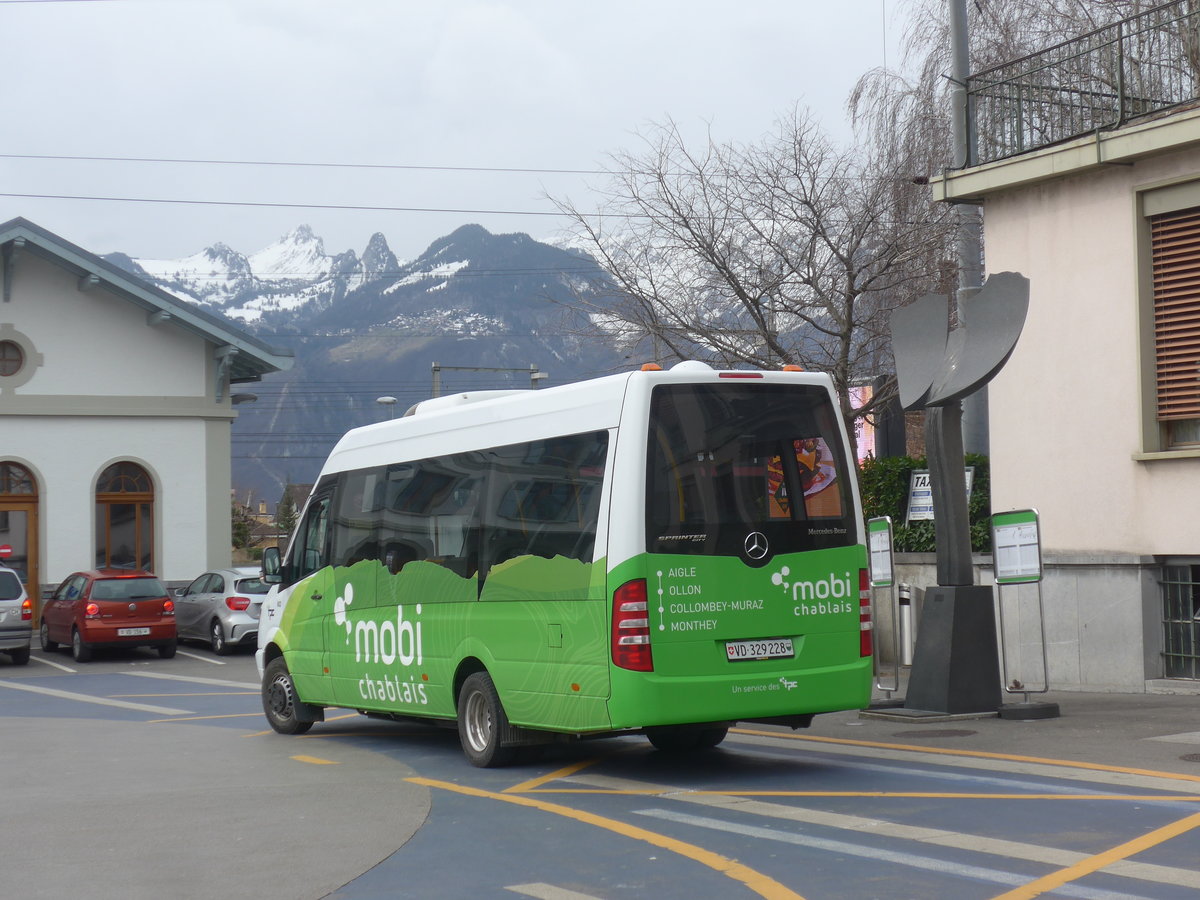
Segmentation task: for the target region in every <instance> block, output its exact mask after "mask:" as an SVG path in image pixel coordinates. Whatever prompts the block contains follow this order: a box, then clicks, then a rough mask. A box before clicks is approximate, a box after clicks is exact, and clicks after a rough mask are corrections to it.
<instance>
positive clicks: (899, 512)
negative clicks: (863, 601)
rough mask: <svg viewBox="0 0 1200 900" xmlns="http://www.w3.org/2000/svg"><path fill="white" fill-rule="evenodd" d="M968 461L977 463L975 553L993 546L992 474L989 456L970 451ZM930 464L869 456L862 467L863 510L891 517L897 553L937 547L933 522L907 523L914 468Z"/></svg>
mask: <svg viewBox="0 0 1200 900" xmlns="http://www.w3.org/2000/svg"><path fill="white" fill-rule="evenodd" d="M966 464H967V465H968V466H974V467H975V478H974V481H973V482H972V487H971V500H970V503H969V504H968V506H967V512H968V514H969V515H970V518H971V549H972V550H973V551H975V552H976V553H990V552H991V550H992V530H991V515H992V507H991V493H992V490H991V478H990V473H989V466H988V458H987V457H986V456H982V455H980V454H978V453H968V454H967V456H966ZM927 468H929V466H928V463H927V462H926V459H925V457H923V456H919V457H915V458H914V457H911V456H893V457H885V458H883V459H875V458H874V457H868V458H867V459H866V460H865V461H864V462H863V464H862V466H861V467H860V468H859V476H858V483H859V487H860V489H861V490H862V501H863V514H864V515H865V516H866V517H867V518H868V519H873V518H875V517H876V516H891V517H892V533H893V538H894V541H895V546H896V552H898V553H932V552H933V551H934V530H933V524H934V523H933V522H930V521H923V522H913V523H911V524H906V523H905V517H906V516H907V514H908V487H909V482H910V479H911V473H912V472H913V470H914V469H927Z"/></svg>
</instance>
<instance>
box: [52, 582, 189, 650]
mask: <svg viewBox="0 0 1200 900" xmlns="http://www.w3.org/2000/svg"><path fill="white" fill-rule="evenodd" d="M39 633H40V636H41V641H42V649H43V650H56V649H58V645H59V644H69V645H70V647H71V655H72V656H74V657H75V661H76V662H87V661H88V660H89V659H91V658H92V651H93V650H94V649H95V648H96V647H137V646H146V647H156V648H157V649H158V655H159V656H161V657H162V658H163V659H170V658H171V657H172V656H174V655H175V645H176V632H175V601H174V600H172V599H171V598H170V597H169V596H168V595H167V589H166V588H164V587H163V585H162V582H161V581H159V580H158V579H157V578H155V577H154V576H153V575H151V574H150V573H149V572H140V571H137V570H130V569H92V570H90V571H87V572H75V573H74V574H72V575H69V576H68V577H67V578H66V580H64V581H63V583H62V584H60V585H59V586H58V588H57V589H55V591H54V594H53V596H51V598H50V600H49V601H48V602H47V603H46V606H45V607H44V608H43V609H42V621H41V625H40V628H39Z"/></svg>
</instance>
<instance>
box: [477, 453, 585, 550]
mask: <svg viewBox="0 0 1200 900" xmlns="http://www.w3.org/2000/svg"><path fill="white" fill-rule="evenodd" d="M607 452H608V433H607V432H604V431H600V432H594V433H589V434H578V435H570V436H568V437H560V438H553V439H549V440H544V441H531V442H529V443H526V444H513V445H510V446H507V447H499V448H496V449H495V450H493V451H491V457H492V460H491V489H490V491H489V494H488V503H487V506H486V508H485V510H484V515H483V517H482V524H483V529H484V535H485V538H484V542H485V550H486V554H485V555H486V560H485V562H486V567H487V568H491V567H492V566H496V565H499V564H500V563H502V562H505V561H507V560H509V559H514V558H516V557H519V556H537V557H541V558H543V559H552V558H554V557H556V556H562V557H566V558H568V559H578V560H580V561H582V562H591V561H592V556H593V554H594V550H595V545H596V527H597V524H598V520H599V514H600V493H601V485H602V483H603V480H604V463H605V459H606V457H607Z"/></svg>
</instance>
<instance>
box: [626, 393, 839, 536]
mask: <svg viewBox="0 0 1200 900" xmlns="http://www.w3.org/2000/svg"><path fill="white" fill-rule="evenodd" d="M648 465H649V471H648V477H647V498H646V501H647V502H646V537H647V548H646V549H647V550H648V551H650V552H652V553H694V554H715V555H729V556H735V555H739V554H740V553H741V552H742V549H743V547H744V544H745V540H746V536H747V535H748V534H750V533H752V532H755V531H759V532H762V533H763V534H764V535H766V537H767V538H768V540H769V542H770V545H771V548H772V551H773V554H777V553H787V552H796V551H801V550H816V549H824V548H827V547H841V546H846V545H847V544H851V543H853V542H854V540H855V537H856V529H855V528H854V526H853V522H852V519H853V516H854V503H853V499H852V498H853V495H852V493H851V486H850V483H849V479H850V478H851V477H853V476H852V474H851V473H850V471H849V470H848V468H847V464H846V453H845V449H844V446H843V440H842V432H841V429H840V427H839V424H838V419H837V412H836V410H835V409H834V408H833V405H832V403H831V402H830V399H829V395H828V394H827V393H826V392H825V391H824V390H822V389H821V388H818V387H814V386H809V385H787V384H762V383H756V384H689V385H659V386H658V387H656V388H655V389H654V393H653V395H652V397H651V404H650V445H649V454H648Z"/></svg>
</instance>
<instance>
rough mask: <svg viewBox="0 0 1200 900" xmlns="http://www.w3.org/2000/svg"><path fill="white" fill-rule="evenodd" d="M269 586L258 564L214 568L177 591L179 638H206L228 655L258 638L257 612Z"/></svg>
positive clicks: (217, 650) (176, 612)
mask: <svg viewBox="0 0 1200 900" xmlns="http://www.w3.org/2000/svg"><path fill="white" fill-rule="evenodd" d="M269 588H270V585H269V584H266V583H264V582H263V580H262V577H261V575H260V572H259V570H258V569H257V568H252V567H250V566H242V567H234V568H232V569H213V570H212V571H211V572H205V573H204V574H203V575H201V576H200V577H199V578H197V579H196V580H195V581H193V582H192V583H191V584H189V585H188V586H187V587H186V588H182V589H181V590H178V591H176V592H175V624H176V626H177V627H178V629H179V639H180V640H183V639H185V638H186V639H189V640H200V641H206V642H207V643H208V645H209V646H210V647H211V648H212V651H213V653H216V654H218V655H220V656H225V655H226V654H227V653H229V652H231V651H232V649H233V648H234V647H236V646H238V645H239V644H240V645H243V646H244V645H247V644H249V645H251V646H253V645H254V644H256V643H257V642H258V613H259V611H260V610H261V609H262V601H263V595H264V594H266V593H267V590H268V589H269Z"/></svg>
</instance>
